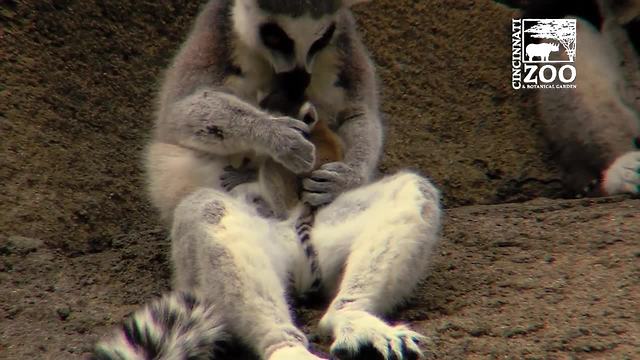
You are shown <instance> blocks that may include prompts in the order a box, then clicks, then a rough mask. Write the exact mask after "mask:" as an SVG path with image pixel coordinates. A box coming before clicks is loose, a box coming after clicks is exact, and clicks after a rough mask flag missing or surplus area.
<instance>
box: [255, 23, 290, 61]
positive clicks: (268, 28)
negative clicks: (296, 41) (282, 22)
mask: <svg viewBox="0 0 640 360" xmlns="http://www.w3.org/2000/svg"><path fill="white" fill-rule="evenodd" d="M260 38H261V39H262V42H263V43H264V46H266V47H268V48H269V49H271V50H275V51H279V52H281V53H282V54H284V55H291V54H293V40H291V38H290V37H289V36H287V33H286V32H284V30H282V28H281V27H280V26H278V25H277V24H274V23H266V24H263V25H262V26H260Z"/></svg>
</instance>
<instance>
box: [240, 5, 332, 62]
mask: <svg viewBox="0 0 640 360" xmlns="http://www.w3.org/2000/svg"><path fill="white" fill-rule="evenodd" d="M341 4H342V3H341V2H340V1H339V0H333V1H332V0H324V1H323V0H310V1H299V0H280V1H278V0H237V1H236V3H235V5H234V9H233V18H234V28H235V30H236V33H237V34H238V36H239V37H240V39H241V41H243V42H245V43H246V44H247V45H248V46H249V47H250V48H252V49H254V50H256V51H257V52H258V53H259V54H261V55H262V56H263V57H264V58H265V59H266V60H267V61H268V62H269V63H270V64H271V65H272V67H273V69H274V71H275V72H276V73H283V72H289V71H293V70H296V69H297V70H305V71H306V72H307V73H311V69H312V67H313V61H314V60H315V58H316V56H317V55H318V53H320V52H321V51H323V50H324V49H326V48H327V47H329V46H330V45H331V43H332V41H333V39H334V35H335V32H336V18H337V13H338V12H339V10H340V9H341V8H342V5H341Z"/></svg>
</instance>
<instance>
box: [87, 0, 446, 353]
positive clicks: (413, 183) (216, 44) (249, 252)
mask: <svg viewBox="0 0 640 360" xmlns="http://www.w3.org/2000/svg"><path fill="white" fill-rule="evenodd" d="M364 1H366V0H305V1H299V0H210V1H208V2H207V4H206V5H205V6H204V8H203V9H202V10H201V12H200V14H199V15H198V18H197V20H196V22H195V25H194V27H193V29H192V30H191V32H190V34H189V36H188V38H187V40H186V42H185V43H184V44H183V45H182V47H181V49H180V51H179V52H178V54H177V55H176V57H175V58H174V60H173V62H172V63H171V66H170V67H169V69H168V71H167V73H166V74H165V77H164V80H163V85H162V90H161V92H160V96H159V105H158V111H157V119H156V124H155V131H154V135H153V139H152V141H151V144H150V145H149V147H148V150H147V154H146V167H147V176H148V181H149V193H150V198H151V201H152V203H153V204H154V206H155V207H156V208H157V209H158V210H159V212H160V215H161V217H162V219H164V220H165V222H166V224H167V225H168V226H169V228H170V237H171V262H172V265H173V289H172V292H171V293H169V294H167V295H165V296H164V297H163V298H161V299H159V300H156V301H154V302H152V303H151V304H150V305H148V306H146V307H145V308H144V309H142V310H140V311H138V312H136V313H135V314H134V315H133V317H132V318H131V319H130V320H129V321H128V322H127V323H125V325H124V326H122V327H121V328H120V329H119V330H118V332H117V333H116V336H115V337H113V338H112V339H110V340H106V341H104V342H102V343H101V344H100V345H99V346H98V347H97V348H96V352H95V354H94V357H95V358H98V359H148V358H153V359H176V358H193V359H206V358H208V357H209V356H211V354H210V353H207V352H206V350H203V349H207V348H208V349H212V347H213V346H214V344H216V343H217V342H218V341H221V340H224V339H225V336H226V335H233V337H234V339H238V340H240V341H241V342H243V343H244V344H246V345H247V346H248V347H249V348H251V349H253V350H254V351H255V353H256V354H257V355H258V356H259V357H260V358H261V359H268V360H294V359H295V360H313V359H315V360H318V359H321V358H320V357H318V356H317V355H314V354H312V353H311V352H310V351H309V350H308V340H307V338H306V336H305V335H304V333H303V332H302V331H300V329H298V328H297V327H296V326H295V324H294V322H293V319H292V315H291V311H290V308H289V304H288V301H287V299H288V298H289V297H290V296H300V295H304V294H305V293H306V292H307V291H308V290H309V289H310V288H312V286H313V282H314V276H313V274H312V272H311V271H310V269H309V266H308V265H309V264H308V261H307V257H306V256H305V248H304V247H303V246H302V244H301V243H300V242H299V241H298V237H297V234H296V229H295V226H294V225H295V223H296V222H297V220H298V217H299V215H300V214H297V213H293V214H291V215H290V216H289V217H288V218H286V219H278V218H275V217H269V216H265V214H263V213H261V212H260V211H259V209H258V207H257V206H256V203H255V202H254V200H259V198H260V194H248V193H233V192H227V191H225V189H224V187H223V185H222V181H221V178H224V175H225V170H224V169H225V168H227V166H229V165H231V162H232V158H236V157H237V156H242V155H243V154H246V155H247V156H248V157H251V156H254V155H257V156H266V157H268V158H270V159H273V161H275V162H276V163H278V164H280V165H282V166H283V167H285V168H286V169H288V170H289V171H291V172H292V173H295V174H299V175H301V174H308V175H305V176H304V179H303V181H302V195H301V200H302V201H303V202H304V203H306V204H309V205H310V206H313V207H316V208H318V210H317V211H316V213H315V221H314V226H313V228H312V229H311V230H310V233H309V234H310V239H309V242H310V243H312V244H313V246H314V248H315V250H316V251H317V263H318V267H319V269H320V273H321V274H322V287H321V288H322V291H323V294H322V295H323V296H325V297H327V298H329V299H331V300H330V303H329V305H328V307H327V309H326V312H325V314H324V315H323V316H322V319H321V320H320V323H319V327H320V330H321V331H322V332H324V333H326V334H327V335H330V336H332V337H333V343H332V345H331V348H330V350H331V353H332V354H333V356H334V357H338V358H342V359H345V358H354V357H357V356H359V355H362V354H366V353H368V354H371V350H373V352H377V353H378V355H377V356H378V357H380V358H382V359H397V360H402V359H414V358H417V357H418V356H420V355H421V354H422V350H421V348H420V346H419V343H420V339H422V335H420V334H418V333H416V332H414V331H412V330H410V329H409V328H408V327H406V326H404V325H390V324H388V323H387V322H386V321H385V320H383V319H382V316H384V315H385V314H389V313H390V312H391V311H392V310H393V309H394V308H395V307H396V306H397V305H399V304H400V303H402V302H403V301H404V300H405V299H406V298H407V297H408V296H409V295H410V294H411V293H412V291H413V289H414V288H415V286H416V285H417V284H418V282H419V281H420V280H421V279H423V278H424V276H425V275H426V270H427V268H428V265H429V263H430V260H431V255H432V254H433V251H434V247H435V246H436V244H437V243H438V240H439V229H440V219H441V209H440V195H439V192H438V190H437V189H436V188H435V187H434V186H433V184H432V183H431V182H430V181H429V180H427V179H425V178H424V177H422V176H419V175H418V174H415V173H411V172H407V171H401V172H399V173H397V174H395V175H390V176H386V177H384V178H382V179H379V180H376V181H374V179H373V175H374V171H375V169H376V166H377V163H378V160H379V157H380V154H381V149H382V138H383V136H382V135H383V131H382V130H383V129H382V124H381V121H380V110H379V100H378V87H377V78H376V74H375V69H374V65H373V63H372V61H371V59H370V57H369V55H368V54H367V51H366V50H365V47H364V45H363V44H362V41H361V40H360V37H359V35H358V32H357V30H356V25H355V20H354V18H353V15H352V13H351V11H350V8H351V6H353V5H354V4H356V3H359V2H364ZM283 76H289V77H290V79H291V81H290V82H288V84H293V86H294V87H295V86H299V84H304V83H305V82H307V81H308V86H306V88H305V91H304V92H303V94H304V98H305V99H306V100H308V101H309V102H310V103H311V104H313V105H314V107H315V109H316V110H317V113H318V118H319V119H325V120H326V122H327V124H328V126H329V127H330V128H331V129H332V130H333V131H334V132H335V134H336V135H337V136H338V137H339V138H340V141H341V143H342V145H343V156H342V160H341V161H335V162H330V163H327V164H324V165H322V166H321V167H320V168H318V169H316V170H313V165H314V162H315V148H314V145H313V143H312V141H310V140H309V139H307V136H308V133H309V127H308V126H307V125H306V124H305V123H304V122H303V121H300V120H298V119H294V118H292V117H289V116H281V115H277V114H273V113H270V112H269V111H266V110H264V109H260V106H259V105H260V104H259V103H258V102H259V101H258V99H259V96H260V94H269V93H270V92H271V91H272V89H273V88H274V85H275V83H276V82H277V78H279V77H283ZM291 93H293V92H291Z"/></svg>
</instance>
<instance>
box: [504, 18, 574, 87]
mask: <svg viewBox="0 0 640 360" xmlns="http://www.w3.org/2000/svg"><path fill="white" fill-rule="evenodd" d="M511 29H512V36H511V44H512V57H511V66H512V73H511V74H512V76H511V86H512V87H513V88H514V89H560V88H575V87H576V84H575V81H576V67H575V65H574V63H575V58H576V20H575V19H513V20H512V22H511Z"/></svg>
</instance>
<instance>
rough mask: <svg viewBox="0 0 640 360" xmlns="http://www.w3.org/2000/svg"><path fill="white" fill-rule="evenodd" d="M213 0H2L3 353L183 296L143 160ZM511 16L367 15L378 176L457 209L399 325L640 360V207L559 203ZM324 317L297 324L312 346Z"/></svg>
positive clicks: (446, 341)
mask: <svg viewBox="0 0 640 360" xmlns="http://www.w3.org/2000/svg"><path fill="white" fill-rule="evenodd" d="M198 5H199V2H188V1H184V0H159V1H154V2H144V1H135V0H122V1H117V2H115V1H112V2H106V1H101V0H85V1H74V0H28V1H15V0H5V1H0V359H34V358H39V359H40V358H41V359H74V358H80V357H82V355H83V353H85V352H86V351H88V350H89V349H90V348H91V346H92V343H93V342H94V341H95V340H96V339H97V338H98V337H99V336H102V335H104V334H106V333H108V331H109V330H110V329H111V326H112V325H113V324H115V323H117V322H119V321H120V320H121V319H122V318H123V317H124V316H125V315H126V314H127V313H129V312H130V311H132V310H134V309H136V308H137V307H138V306H139V305H140V304H143V303H145V302H146V301H148V300H149V299H150V298H152V297H153V296H157V295H159V294H160V293H162V291H164V290H166V289H168V284H169V278H170V269H169V265H168V259H167V250H168V246H169V245H168V240H167V237H166V233H165V231H164V230H163V229H162V228H161V227H160V226H159V224H158V222H157V220H156V218H157V216H156V214H155V213H154V211H153V210H152V209H151V208H150V207H149V205H148V202H147V200H146V196H145V193H144V180H143V174H142V172H141V166H140V154H141V151H142V149H143V147H144V144H145V142H146V139H147V137H148V134H149V132H150V127H151V124H152V113H153V95H154V93H155V91H156V88H157V81H158V77H159V74H160V73H161V70H162V68H163V67H165V66H166V65H167V62H168V61H169V59H170V57H171V54H172V53H173V52H174V51H175V49H176V47H177V46H178V44H179V42H180V41H181V39H183V37H184V35H185V32H186V31H187V29H188V27H189V24H190V23H191V20H192V18H193V15H194V14H195V12H196V11H197V8H198ZM514 15H515V12H513V11H511V10H509V9H508V8H506V7H504V6H502V5H498V4H496V3H494V2H491V1H489V0H455V1H454V0H434V1H413V0H376V1H373V2H372V3H370V4H367V5H361V6H358V9H357V16H358V19H359V21H360V23H361V25H362V32H363V37H364V39H365V42H366V43H367V44H368V45H369V47H370V50H371V53H372V55H373V58H374V59H375V61H376V63H377V64H378V66H379V67H378V68H379V75H380V78H381V82H382V84H383V88H382V95H383V99H384V103H383V110H384V112H385V114H386V115H385V120H386V123H387V134H388V136H387V140H386V152H385V156H384V159H383V162H382V165H381V170H382V171H383V172H385V173H392V172H394V171H396V170H397V169H400V168H406V167H410V168H413V169H416V170H418V171H420V172H421V173H423V174H425V175H427V176H429V177H431V178H432V179H433V180H434V181H435V182H436V183H437V184H438V186H439V187H440V188H441V189H442V190H443V192H444V195H445V205H446V206H447V208H448V210H447V216H446V220H445V227H444V231H443V244H442V246H441V248H440V250H439V254H438V256H437V257H436V258H435V262H434V265H433V268H432V273H431V275H430V276H429V278H428V279H426V280H425V282H424V283H423V284H422V286H421V287H420V289H419V291H418V295H417V296H416V298H415V299H414V300H413V301H412V302H411V303H410V304H409V305H408V306H407V307H406V308H404V309H402V310H401V311H399V313H398V314H396V316H394V317H393V320H398V321H407V322H410V323H411V324H412V326H413V327H414V328H415V329H417V330H419V331H421V332H422V333H424V334H425V335H427V336H429V337H430V339H431V341H430V343H428V344H425V350H426V351H427V354H428V356H429V357H430V358H434V359H463V358H469V359H634V358H640V350H638V349H640V306H639V305H638V304H640V303H639V301H640V235H639V234H640V221H638V220H640V219H639V218H640V214H639V212H638V209H639V207H640V200H638V199H631V198H626V197H620V198H609V199H599V200H562V199H557V198H559V197H562V196H563V195H564V193H563V191H562V189H561V186H560V181H559V178H560V172H559V170H558V169H557V167H556V166H555V164H554V163H553V161H551V160H550V156H549V153H548V151H547V148H546V145H545V143H544V141H543V139H542V137H541V136H540V129H539V125H538V123H537V122H536V116H535V111H534V108H533V101H532V97H531V94H530V93H527V92H518V93H516V92H513V91H512V90H511V88H510V85H509V79H510V68H509V57H510V54H509V49H510V37H509V19H510V18H511V17H513V16H514ZM544 198H556V199H555V200H549V199H544ZM526 200H531V201H527V202H522V201H526ZM487 204H497V205H487ZM320 312H321V310H320V309H302V310H300V311H299V312H298V317H299V320H300V322H301V324H303V325H304V328H305V329H307V330H308V331H309V332H311V333H313V332H314V325H315V320H317V318H318V316H319V314H320ZM313 338H314V339H315V341H316V342H317V344H316V345H317V347H318V350H319V351H320V352H322V351H324V350H326V345H327V342H326V340H324V339H320V338H315V337H313Z"/></svg>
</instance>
